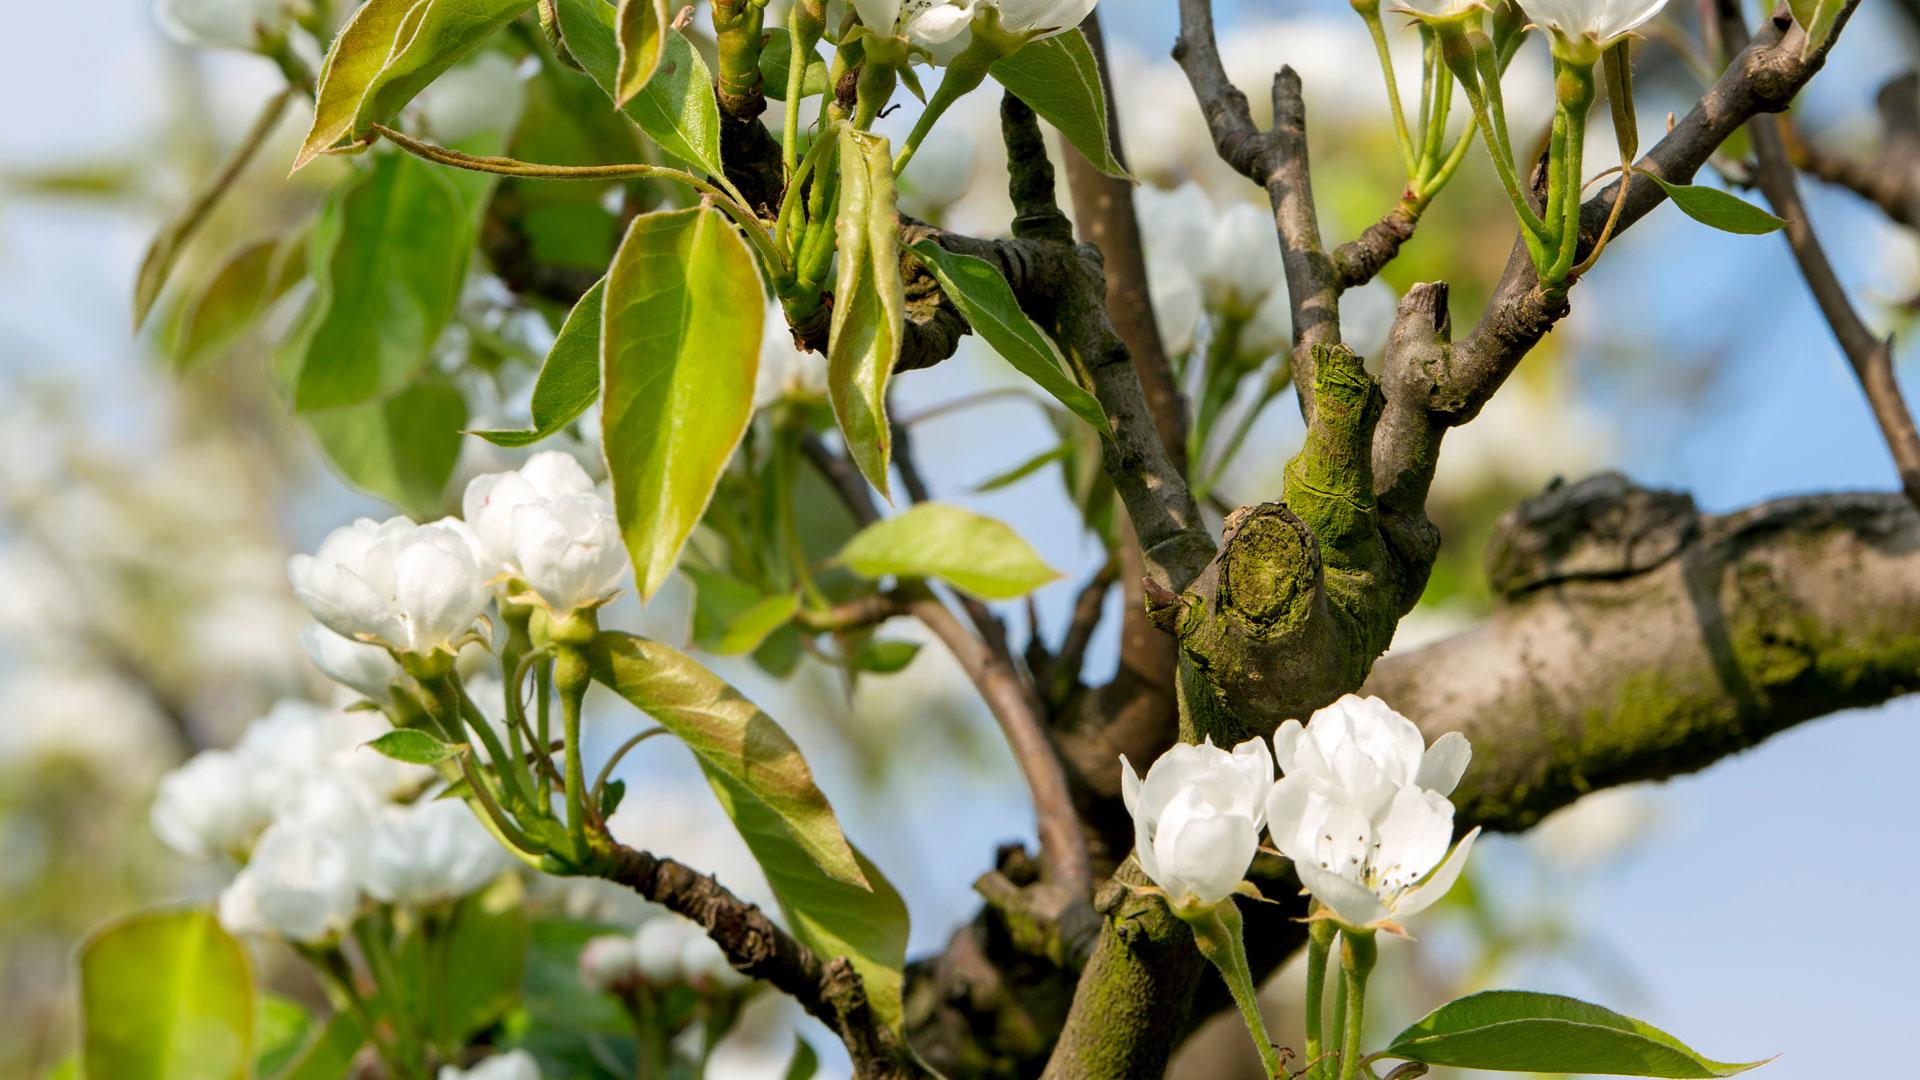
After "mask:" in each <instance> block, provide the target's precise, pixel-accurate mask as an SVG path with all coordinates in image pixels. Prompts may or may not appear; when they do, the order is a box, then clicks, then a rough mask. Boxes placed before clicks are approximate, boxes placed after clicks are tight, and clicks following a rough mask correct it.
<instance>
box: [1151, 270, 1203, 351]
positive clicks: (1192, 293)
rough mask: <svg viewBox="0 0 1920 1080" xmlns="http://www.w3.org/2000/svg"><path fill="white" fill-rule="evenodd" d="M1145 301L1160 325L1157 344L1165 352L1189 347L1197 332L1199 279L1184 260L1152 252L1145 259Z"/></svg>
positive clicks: (1198, 326)
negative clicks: (1151, 308)
mask: <svg viewBox="0 0 1920 1080" xmlns="http://www.w3.org/2000/svg"><path fill="white" fill-rule="evenodd" d="M1147 302H1148V303H1150V304H1152V305H1153V321H1154V323H1155V325H1157V326H1158V327H1159V328H1160V345H1161V347H1162V348H1164V349H1166V350H1167V355H1169V356H1182V355H1185V354H1186V353H1188V352H1191V351H1192V350H1193V343H1194V338H1195V337H1196V336H1197V335H1198V334H1199V332H1200V314H1201V298H1200V279H1199V278H1198V277H1195V276H1194V273H1193V271H1192V270H1189V269H1188V268H1187V266H1186V264H1185V263H1183V262H1181V261H1179V260H1178V259H1174V258H1171V257H1163V256H1160V255H1157V254H1156V255H1154V256H1152V257H1151V258H1149V259H1148V261H1147Z"/></svg>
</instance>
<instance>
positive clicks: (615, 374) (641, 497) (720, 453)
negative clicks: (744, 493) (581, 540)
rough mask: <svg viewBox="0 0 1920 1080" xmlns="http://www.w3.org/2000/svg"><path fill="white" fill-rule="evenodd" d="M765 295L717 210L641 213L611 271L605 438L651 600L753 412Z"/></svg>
mask: <svg viewBox="0 0 1920 1080" xmlns="http://www.w3.org/2000/svg"><path fill="white" fill-rule="evenodd" d="M765 316H766V302H765V301H764V300H763V299H762V295H761V291H760V272H759V270H758V269H757V268H756V267H755V265H754V260H753V253H752V252H751V251H749V250H748V249H747V244H746V241H744V240H742V239H741V238H740V234H739V233H737V232H735V231H734V227H733V225H732V223H730V222H729V221H728V220H727V218H726V215H724V214H722V213H721V212H720V211H718V210H715V209H713V208H712V207H690V208H688V209H685V210H672V211H663V212H658V213H652V214H642V215H641V216H639V217H637V218H635V219H633V224H632V226H631V227H629V228H628V230H627V237H626V239H625V240H624V241H622V242H621V244H620V250H619V252H618V253H616V254H615V255H614V258H613V267H612V268H611V269H610V270H609V271H608V272H607V296H606V310H605V312H604V313H603V316H602V323H601V327H602V329H601V334H600V350H601V365H600V366H601V380H602V385H603V395H602V403H601V410H600V412H601V419H600V424H601V430H602V441H603V442H604V444H605V448H606V455H607V466H608V469H609V471H610V472H611V474H612V478H613V502H614V509H615V511H616V513H617V514H618V516H619V519H620V531H621V534H622V535H623V536H624V537H625V539H626V543H627V551H628V553H629V554H630V555H631V556H632V558H633V566H634V577H635V582H636V584H637V585H638V587H639V590H640V596H641V598H642V599H645V598H647V597H650V596H652V595H653V594H654V592H655V591H656V590H658V589H659V588H660V586H661V585H662V584H664V583H665V582H666V580H667V575H668V574H669V573H670V572H672V570H673V564H674V560H675V559H677V558H678V557H679V555H680V548H681V547H682V546H683V545H684V544H685V543H686V541H687V536H688V534H689V533H691V532H692V531H693V527H694V526H695V525H697V524H699V522H700V516H701V515H702V514H703V513H705V512H706V508H707V502H708V501H709V500H710V499H711V498H712V497H713V489H714V486H715V485H716V484H718V483H719V481H720V474H721V472H722V471H723V470H724V469H725V468H726V464H727V459H728V458H730V457H732V456H733V451H734V448H735V447H736V446H738V445H739V444H740V438H741V436H742V435H743V434H745V432H746V430H747V422H748V421H749V420H751V419H752V418H753V383H754V377H755V376H756V374H757V373H758V372H759V368H760V324H761V321H762V320H763V319H764V318H765Z"/></svg>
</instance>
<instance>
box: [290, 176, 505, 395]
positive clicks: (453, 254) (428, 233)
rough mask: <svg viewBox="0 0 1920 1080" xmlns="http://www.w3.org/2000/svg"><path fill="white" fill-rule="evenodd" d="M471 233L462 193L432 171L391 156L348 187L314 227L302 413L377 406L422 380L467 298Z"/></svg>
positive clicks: (300, 375)
mask: <svg viewBox="0 0 1920 1080" xmlns="http://www.w3.org/2000/svg"><path fill="white" fill-rule="evenodd" d="M469 233H470V230H469V228H468V219H467V217H466V214H465V211H464V208H463V205H462V203H461V200H460V196H459V193H458V192H457V191H455V189H454V187H453V185H452V184H450V183H448V182H447V180H446V178H445V177H443V176H441V175H440V174H439V171H438V170H436V169H435V168H434V167H433V166H431V165H428V164H426V163H425V162H422V161H418V160H415V159H414V158H411V157H407V156H405V155H403V154H385V155H381V156H380V157H378V158H376V159H375V161H374V165H373V168H372V169H370V170H367V171H365V172H363V173H361V174H359V175H358V176H355V177H353V178H351V179H350V180H349V182H348V184H347V185H346V187H345V188H344V189H343V190H342V191H341V192H340V193H339V194H338V197H337V198H336V199H335V200H334V201H333V202H331V203H330V204H329V205H328V206H327V208H326V209H325V210H324V211H323V212H322V213H321V215H320V218H319V220H317V221H316V222H315V223H314V227H313V234H312V239H311V251H310V252H309V255H308V259H309V263H310V266H309V270H310V272H311V273H312V275H313V279H314V299H313V306H312V309H311V310H312V311H313V313H314V321H313V322H312V323H311V324H310V325H309V326H308V327H307V329H306V332H305V334H304V336H303V338H302V339H301V343H300V345H299V347H298V348H297V350H296V352H295V354H294V357H293V361H294V364H295V371H294V372H293V379H292V382H293V403H294V408H295V409H296V410H298V411H300V412H309V411H313V410H317V409H331V408H339V407H341V406H344V405H358V404H360V403H362V402H365V401H371V400H373V399H375V398H378V397H381V396H384V395H386V394H390V393H392V392H393V391H395V390H398V389H399V388H400V387H402V386H404V385H406V384H407V382H408V381H409V380H411V379H412V378H413V377H414V375H415V374H416V373H418V372H419V371H420V369H421V368H422V367H423V366H424V365H425V364H426V361H427V358H428V356H429V354H430V350H431V349H432V348H433V344H434V342H436V341H438V340H439V339H440V333H441V331H442V330H444V329H445V328H446V325H447V321H448V320H449V319H451V318H452V317H453V312H454V307H455V305H456V304H457V303H458V301H459V299H460V289H461V286H462V284H464V282H465V278H466V272H467V253H468V247H469Z"/></svg>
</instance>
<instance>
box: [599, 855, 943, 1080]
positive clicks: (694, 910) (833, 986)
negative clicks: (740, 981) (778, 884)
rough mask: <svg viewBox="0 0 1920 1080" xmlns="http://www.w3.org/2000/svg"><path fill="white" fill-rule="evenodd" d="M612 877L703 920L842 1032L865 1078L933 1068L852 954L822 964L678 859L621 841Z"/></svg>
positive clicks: (880, 1079)
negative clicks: (881, 1012)
mask: <svg viewBox="0 0 1920 1080" xmlns="http://www.w3.org/2000/svg"><path fill="white" fill-rule="evenodd" d="M612 857H613V865H612V868H611V870H610V872H609V873H608V874H607V878H608V880H610V881H613V882H616V883H618V884H620V885H624V886H626V887H627V888H629V889H632V890H633V891H634V892H636V893H639V894H640V895H641V896H644V897H646V898H647V899H649V900H652V901H653V902H655V903H657V904H660V905H661V906H663V907H666V908H667V909H668V910H671V911H673V912H675V913H676V914H679V915H682V916H685V917H686V918H688V919H691V920H693V921H694V922H696V923H699V924H700V926H701V927H702V928H704V929H705V930H706V932H707V936H708V937H710V938H712V939H713V940H714V943H715V944H717V945H719V946H720V949H721V951H722V952H724V953H726V955H727V960H728V962H729V963H731V964H732V965H733V966H734V968H735V970H737V971H739V972H741V973H742V974H744V975H748V976H751V977H752V978H756V979H763V980H765V981H766V982H768V983H769V984H771V985H772V986H774V987H775V988H776V989H778V990H780V991H781V992H782V993H784V994H786V995H788V996H789V997H791V998H793V999H794V1000H795V1001H797V1002H799V1003H800V1005H801V1007H802V1008H804V1009H806V1010H807V1012H809V1013H811V1014H812V1015H813V1016H814V1017H816V1018H817V1019H819V1020H820V1022H822V1023H824V1024H826V1025H827V1027H829V1028H831V1029H832V1030H833V1032H834V1033H835V1034H837V1035H839V1036H840V1039H841V1041H842V1042H844V1043H845V1044H846V1046H847V1052H848V1053H849V1054H850V1055H852V1057H853V1062H854V1071H855V1075H857V1076H859V1077H862V1078H863V1080H868V1078H871V1080H897V1078H907V1077H922V1076H925V1075H926V1073H925V1071H924V1070H923V1069H921V1068H920V1067H919V1065H918V1064H916V1063H915V1062H914V1060H913V1056H912V1053H911V1052H910V1051H909V1050H908V1049H907V1048H906V1046H905V1045H904V1044H902V1043H901V1041H900V1039H899V1037H898V1036H896V1035H895V1034H894V1033H893V1032H892V1031H890V1030H889V1029H888V1028H887V1026H886V1025H885V1024H883V1023H881V1022H880V1021H879V1019H878V1018H877V1017H875V1016H874V1015H873V1012H872V1009H871V1008H870V1007H869V1005H868V1002H867V995H866V989H865V987H864V986H863V985H862V984H861V981H860V976H859V975H858V974H857V973H856V972H855V971H854V970H853V965H852V963H850V962H849V961H848V960H847V959H846V958H845V957H838V958H836V959H834V960H832V961H831V962H829V963H826V964H822V963H821V961H820V958H819V957H818V956H815V955H814V953H813V951H812V950H811V949H808V948H807V947H806V946H805V945H803V944H801V943H800V942H799V941H797V940H795V939H794V938H793V936H792V935H790V934H788V933H787V932H786V931H785V930H782V929H780V927H778V926H776V925H774V922H773V920H772V919H769V918H767V915H766V913H765V912H763V911H761V910H760V909H759V908H758V907H757V906H755V905H753V904H749V903H747V902H746V901H744V900H742V899H740V898H739V897H737V896H735V895H734V894H733V893H732V892H729V891H728V890H727V888H726V887H725V886H723V885H721V884H720V883H719V882H718V881H715V880H714V879H713V878H712V877H710V876H708V875H706V874H702V873H700V872H699V871H697V870H694V869H692V868H691V867H688V866H686V865H684V864H682V863H678V862H675V861H674V860H672V859H665V858H660V857H657V856H655V855H652V854H650V853H648V852H645V851H637V850H635V849H633V848H629V847H625V846H621V845H616V846H615V849H614V851H613V856H612Z"/></svg>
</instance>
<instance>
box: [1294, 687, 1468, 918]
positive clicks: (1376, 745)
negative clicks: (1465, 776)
mask: <svg viewBox="0 0 1920 1080" xmlns="http://www.w3.org/2000/svg"><path fill="white" fill-rule="evenodd" d="M1273 742H1274V760H1275V761H1276V762H1278V764H1279V766H1280V769H1281V771H1282V772H1283V773H1284V774H1285V775H1284V776H1283V777H1282V778H1281V780H1280V782H1279V783H1277V784H1275V785H1273V789H1272V791H1271V793H1270V794H1269V795H1268V796H1267V822H1268V827H1269V829H1270V830H1271V832H1272V835H1273V843H1274V846H1275V847H1277V848H1278V849H1280V853H1281V854H1283V855H1285V856H1287V858H1289V859H1291V860H1293V864H1294V868H1295V870H1296V871H1297V872H1298V874H1299V876H1300V882H1301V884H1302V885H1304V886H1306V888H1307V891H1309V892H1311V893H1312V894H1313V896H1314V898H1315V899H1317V900H1319V901H1320V902H1321V903H1322V904H1324V905H1326V907H1327V908H1328V909H1329V910H1330V911H1331V913H1332V915H1333V916H1334V917H1335V918H1337V919H1339V920H1340V921H1341V922H1343V923H1345V924H1346V925H1349V926H1354V927H1367V928H1373V927H1379V928H1386V929H1390V930H1398V929H1399V925H1398V923H1397V922H1396V921H1395V920H1396V919H1398V918H1400V917H1402V916H1406V915H1412V914H1415V913H1417V912H1419V911H1422V910H1425V909H1426V908H1427V907H1429V906H1430V905H1432V904H1433V903H1434V902H1435V901H1437V900H1439V899H1440V898H1441V897H1442V896H1444V895H1445V894H1446V892H1447V890H1448V889H1450V888H1452V887H1453V883H1454V881H1455V880H1456V879H1458V878H1459V876H1460V871H1461V869H1462V868H1463V867H1464V866H1465V865H1466V859H1467V853H1468V851H1470V850H1471V849H1472V847H1473V841H1474V838H1475V837H1476V836H1477V835H1478V834H1479V830H1478V829H1475V830H1474V831H1473V832H1470V833H1468V834H1467V836H1466V837H1465V838H1464V839H1462V840H1461V841H1460V843H1459V844H1458V845H1457V846H1454V847H1453V849H1452V851H1451V853H1449V851H1448V847H1449V845H1450V843H1451V841H1452V839H1453V804H1452V803H1451V802H1448V801H1447V796H1448V795H1449V794H1451V793H1452V791H1453V789H1454V786H1455V785H1456V784H1458V783H1459V782H1460V776H1461V774H1462V773H1463V772H1465V771H1466V768H1467V762H1468V760H1469V759H1470V757H1471V754H1472V751H1471V749H1470V748H1469V746H1468V745H1467V740H1466V738H1465V737H1464V736H1462V735H1461V734H1460V733H1458V732H1449V733H1448V734H1446V735H1442V736H1441V737H1440V738H1439V739H1437V740H1435V742H1434V744H1433V746H1432V747H1428V746H1427V745H1426V742H1425V740H1424V739H1423V738H1422V737H1421V735H1420V729H1419V728H1417V727H1415V726H1414V724H1413V722H1412V721H1411V720H1408V719H1407V718H1406V717H1404V716H1401V715H1400V714H1399V713H1397V712H1394V711H1393V709H1392V708H1390V707H1389V706H1388V705H1387V704H1386V703H1385V702H1383V701H1381V700H1380V699H1378V698H1371V697H1369V698H1361V697H1356V696H1354V695H1352V694H1349V695H1347V696H1346V697H1343V698H1341V699H1340V700H1339V701H1336V702H1334V703H1333V704H1331V705H1329V706H1327V707H1326V708H1324V709H1321V710H1320V711H1318V712H1316V713H1314V715H1313V717H1312V718H1311V719H1310V720H1309V721H1308V723H1307V724H1306V725H1305V726H1304V727H1303V726H1302V725H1301V724H1300V722H1299V721H1298V720H1289V721H1287V722H1286V723H1284V724H1282V725H1280V728H1279V730H1278V731H1276V732H1274V736H1273Z"/></svg>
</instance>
